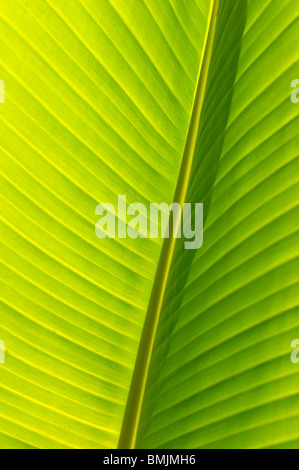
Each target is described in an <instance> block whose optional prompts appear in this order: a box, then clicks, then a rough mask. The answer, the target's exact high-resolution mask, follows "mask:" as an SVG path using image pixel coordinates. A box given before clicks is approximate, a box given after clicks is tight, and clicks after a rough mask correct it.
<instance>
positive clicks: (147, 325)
mask: <svg viewBox="0 0 299 470" xmlns="http://www.w3.org/2000/svg"><path fill="white" fill-rule="evenodd" d="M219 3H220V0H213V4H212V8H211V12H210V18H209V26H208V30H207V34H206V40H205V45H204V52H203V55H202V61H201V64H200V68H199V75H198V81H197V86H196V93H195V97H194V104H193V111H192V115H191V120H190V126H189V130H188V134H187V138H186V143H185V149H184V154H183V158H182V164H181V168H180V173H179V177H178V181H177V186H176V191H175V195H174V201H175V202H178V203H179V204H180V207H181V210H182V207H183V203H184V201H185V198H186V194H187V189H188V184H189V179H190V174H191V168H192V162H193V157H194V152H195V146H196V141H197V136H198V130H199V123H200V117H201V113H202V108H203V102H204V97H205V93H206V87H207V79H208V74H209V68H210V63H211V57H212V50H213V44H214V39H215V31H216V23H217V13H218V9H219ZM175 244H176V238H174V237H170V238H165V240H164V243H163V247H162V250H161V255H160V259H159V263H158V267H157V271H156V275H155V280H154V284H153V288H152V291H151V297H150V301H149V305H148V310H147V313H146V317H145V322H144V327H143V332H142V336H141V340H140V344H139V349H138V353H137V359H136V363H135V368H134V373H133V377H132V382H131V386H130V390H129V395H128V400H127V405H126V409H125V414H124V420H123V424H122V429H121V433H120V438H119V443H118V448H120V449H133V448H135V444H136V438H137V433H138V428H139V421H140V414H141V409H142V404H143V397H144V392H145V388H146V383H147V377H148V371H149V366H150V361H151V356H152V350H153V345H154V341H155V337H156V332H157V327H158V323H159V318H160V312H161V307H162V304H163V299H164V294H165V290H166V285H167V281H168V276H169V271H170V266H171V263H172V259H173V253H174V249H175Z"/></svg>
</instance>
